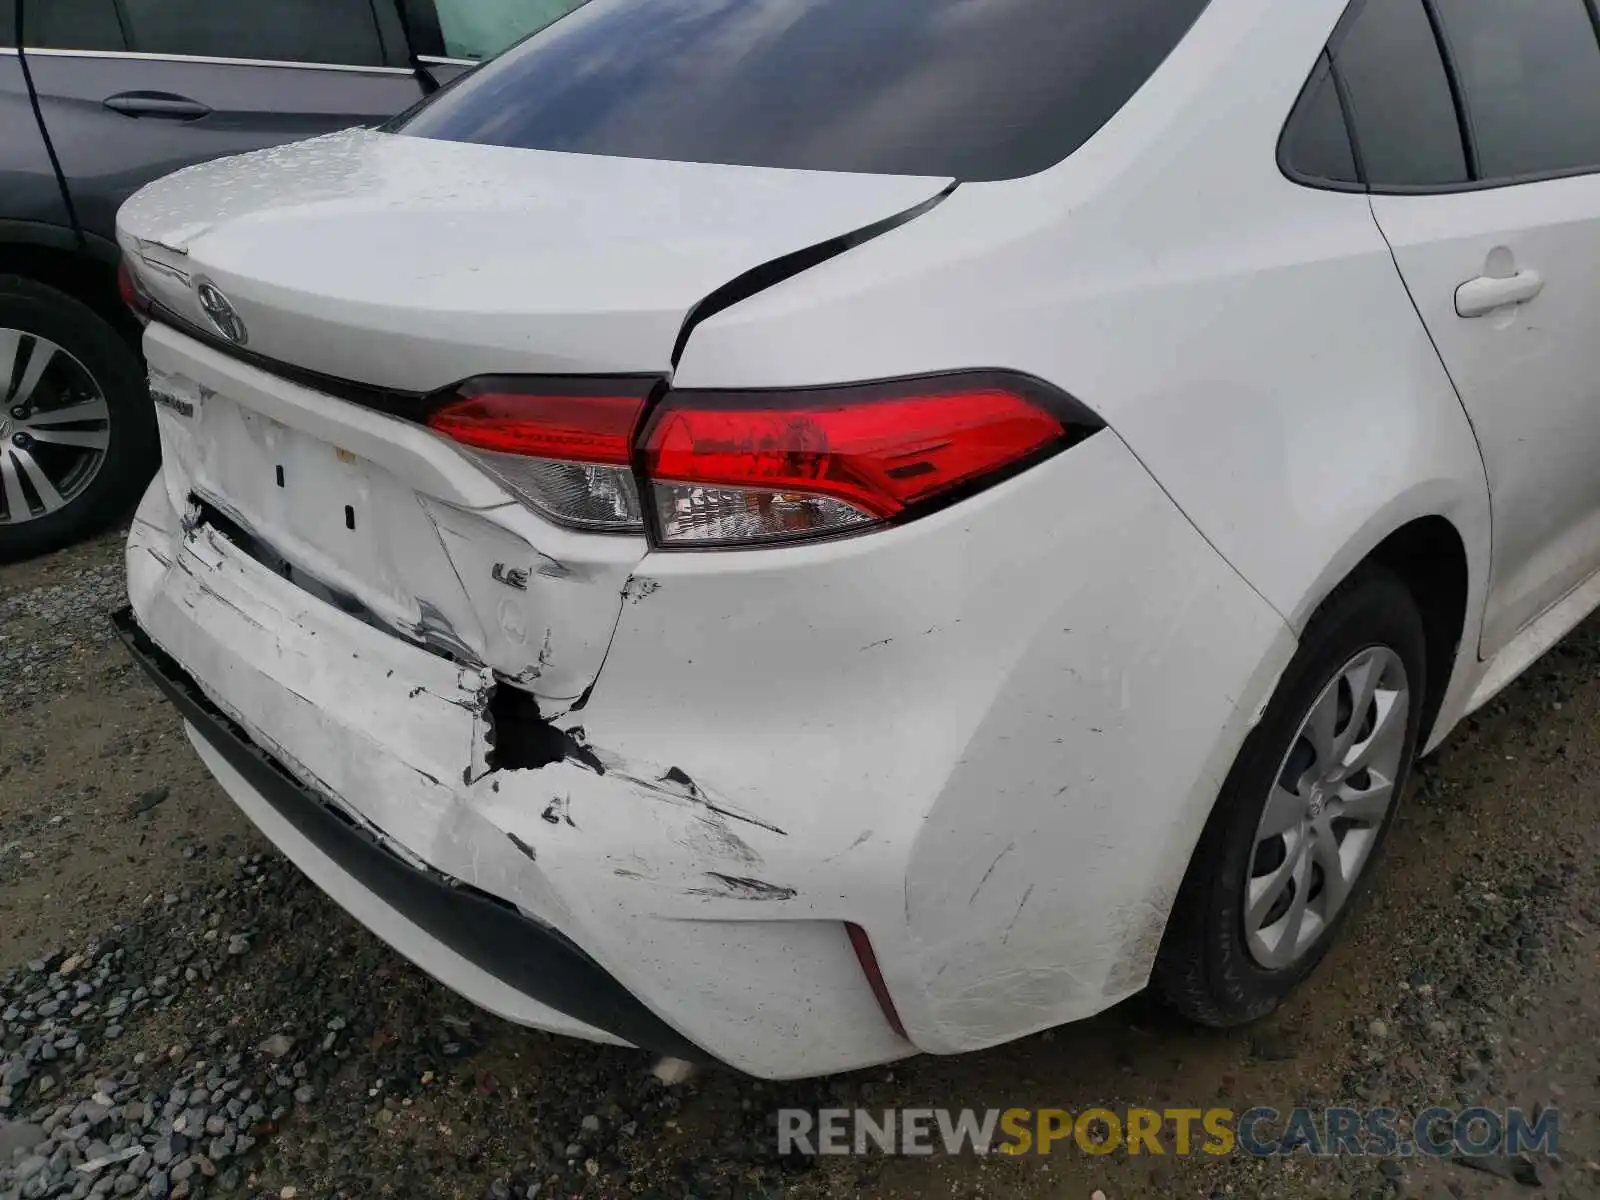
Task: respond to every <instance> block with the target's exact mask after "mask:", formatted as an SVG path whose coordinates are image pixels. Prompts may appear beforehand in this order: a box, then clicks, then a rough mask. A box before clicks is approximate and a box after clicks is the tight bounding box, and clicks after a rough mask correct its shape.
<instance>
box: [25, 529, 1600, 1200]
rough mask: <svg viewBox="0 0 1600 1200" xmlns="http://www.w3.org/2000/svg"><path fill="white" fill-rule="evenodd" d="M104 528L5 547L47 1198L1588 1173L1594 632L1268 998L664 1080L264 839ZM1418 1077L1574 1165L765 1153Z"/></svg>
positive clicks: (1583, 635)
mask: <svg viewBox="0 0 1600 1200" xmlns="http://www.w3.org/2000/svg"><path fill="white" fill-rule="evenodd" d="M120 557H121V556H120V539H119V537H118V536H116V535H112V536H107V537H105V538H102V539H99V540H97V541H95V542H92V543H90V544H88V545H85V546H81V547H78V548H76V549H74V550H71V551H67V552H64V553H62V554H60V555H56V556H53V557H51V558H48V559H43V560H38V561H35V562H32V563H27V564H22V565H19V566H11V567H6V568H0V1200H22V1198H28V1200H32V1198H34V1197H40V1196H75V1197H83V1196H105V1195H110V1196H154V1197H158V1198H159V1197H173V1198H175V1200H181V1198H182V1197H200V1196H248V1197H252V1198H255V1197H279V1198H281V1200H293V1198H294V1197H304V1198H307V1200H309V1198H311V1197H325V1196H326V1197H332V1196H339V1197H367V1196H395V1197H400V1196H419V1197H424V1196H425V1197H453V1196H461V1197H474V1198H477V1197H493V1198H499V1200H503V1198H506V1197H513V1196H515V1197H530V1196H535V1195H539V1196H546V1197H556V1196H654V1197H683V1196H694V1197H702V1198H709V1197H717V1196H736V1197H747V1198H754V1197H775V1196H780V1195H781V1196H796V1197H800V1198H802V1200H807V1198H822V1197H840V1196H845V1195H853V1194H856V1193H860V1192H867V1193H870V1194H875V1195H883V1196H890V1197H907V1198H911V1197H927V1196H935V1195H938V1196H944V1195H950V1196H1018V1197H1039V1198H1044V1197H1050V1198H1056V1197H1082V1198H1085V1200H1088V1198H1091V1197H1093V1196H1096V1195H1102V1196H1104V1197H1105V1198H1106V1200H1117V1198H1119V1197H1131V1196H1147V1195H1149V1196H1156V1195H1159V1196H1196V1197H1212V1196H1240V1197H1252V1196H1283V1197H1287V1198H1289V1200H1298V1198H1302V1197H1320V1196H1325V1197H1340V1198H1348V1197H1391V1196H1402V1195H1403V1196H1430V1197H1441V1198H1442V1197H1456V1198H1467V1197H1510V1196H1521V1195H1547V1196H1564V1197H1591V1196H1595V1197H1600V1120H1597V1112H1600V953H1597V951H1600V865H1597V864H1600V855H1597V853H1596V851H1597V850H1600V797H1597V794H1596V789H1595V786H1594V780H1595V779H1596V778H1597V777H1600V623H1591V624H1590V625H1589V626H1587V627H1585V628H1584V629H1582V630H1580V631H1579V632H1578V633H1576V634H1574V635H1573V636H1572V637H1571V638H1569V639H1568V640H1567V641H1566V642H1565V643H1564V644H1563V645H1562V646H1560V647H1558V648H1557V649H1556V650H1555V651H1553V652H1552V653H1551V654H1550V655H1549V656H1548V657H1547V658H1546V659H1545V660H1544V661H1542V662H1541V663H1540V664H1538V665H1537V666H1536V667H1535V669H1534V670H1533V671H1532V672H1531V673H1530V675H1529V677H1528V678H1527V679H1526V680H1524V681H1523V682H1522V683H1520V684H1518V685H1516V686H1515V687H1514V688H1512V689H1511V690H1510V691H1509V692H1508V693H1507V695H1506V696H1505V697H1504V698H1503V699H1502V700H1500V701H1498V702H1496V703H1495V704H1494V705H1492V706H1491V707H1490V709H1489V710H1488V711H1486V712H1485V713H1483V714H1480V715H1479V716H1478V717H1477V718H1475V719H1473V720H1472V721H1471V722H1469V723H1468V725H1467V726H1466V727H1465V728H1463V729H1462V730H1460V731H1459V732H1458V733H1457V734H1456V735H1455V736H1454V737H1452V739H1451V741H1450V742H1449V743H1448V744H1447V745H1446V747H1445V748H1444V750H1443V751H1441V752H1440V753H1439V754H1438V755H1437V756H1435V758H1434V759H1433V760H1432V761H1430V762H1429V763H1427V764H1425V765H1424V767H1423V769H1422V770H1421V771H1420V773H1419V778H1418V780H1417V782H1416V783H1415V784H1414V785H1413V787H1412V789H1411V793H1410V796H1409V798H1408V802H1407V806H1406V808H1405V809H1404V811H1403V812H1402V816H1401V819H1400V822H1399V824H1398V827H1397V829H1396V833H1395V838H1394V841H1393V842H1392V843H1391V851H1390V854H1389V858H1388V861H1387V863H1386V864H1385V872H1384V879H1383V883H1382V886H1381V888H1380V889H1379V890H1378V892H1377V894H1376V895H1375V896H1374V897H1373V899H1372V902H1371V903H1370V904H1369V905H1368V907H1367V909H1366V911H1365V912H1364V913H1363V914H1361V915H1360V918H1359V920H1358V921H1357V922H1356V923H1355V925H1354V927H1353V928H1352V930H1351V936H1350V937H1349V938H1348V939H1347V941H1346V943H1345V944H1344V945H1343V946H1341V947H1340V948H1339V949H1338V950H1337V951H1336V952H1335V954H1334V956H1333V957H1332V958H1331V959H1330V961H1329V962H1328V964H1327V965H1326V966H1325V967H1324V968H1323V969H1322V970H1321V971H1319V972H1318V974H1317V976H1316V977H1315V978H1314V980H1313V981H1312V983H1311V985H1310V986H1309V987H1307V988H1306V989H1305V991H1304V992H1303V994H1302V995H1301V996H1299V997H1298V998H1297V999H1296V1000H1295V1001H1294V1002H1293V1003H1292V1004H1291V1005H1290V1006H1289V1007H1288V1008H1286V1009H1285V1010H1284V1011H1282V1012H1280V1013H1278V1014H1276V1015H1275V1016H1274V1017H1273V1018H1271V1019H1270V1020H1269V1021H1268V1022H1267V1023H1265V1024H1263V1025H1261V1026H1258V1027H1256V1028H1253V1029H1249V1030H1242V1031H1236V1032H1231V1033H1226V1034H1222V1033H1198V1032H1195V1031H1192V1030H1188V1029H1183V1028H1178V1027H1176V1026H1174V1025H1173V1024H1172V1023H1171V1022H1169V1021H1167V1020H1165V1019H1164V1018H1163V1017H1162V1016H1161V1015H1160V1014H1159V1013H1158V1012H1156V1011H1154V1010H1153V1009H1151V1008H1150V1007H1149V1006H1148V1005H1147V1004H1146V1003H1145V1002H1144V1001H1143V1000H1142V999H1135V1000H1134V1001H1132V1002H1130V1003H1129V1004H1127V1005H1124V1006H1122V1007H1121V1008H1119V1009H1117V1010H1115V1011H1113V1012H1111V1013H1108V1014H1105V1015H1103V1016H1102V1017H1100V1018H1098V1019H1096V1020H1094V1021H1091V1022H1086V1023H1084V1024H1082V1025H1078V1026H1073V1027H1070V1028H1067V1029H1062V1030H1058V1031H1056V1032H1054V1033H1051V1034H1044V1035H1041V1036H1039V1037H1035V1038H1030V1039H1028V1040H1026V1041H1024V1042H1021V1043H1017V1044H1015V1045H1012V1046H1007V1047H1002V1048H1000V1049H998V1050H994V1051H990V1052H988V1053H985V1054H979V1055H971V1056H966V1057H963V1058H958V1059H934V1058H922V1059H916V1060H912V1061H909V1062H905V1063H900V1064H896V1065H894V1066H893V1067H891V1068H881V1069H877V1070H872V1071H866V1072H860V1073H857V1074H854V1075H850V1076H845V1077H840V1078H837V1079H830V1080H820V1081H813V1082H808V1083H803V1084H785V1085H771V1084H761V1083H757V1082H754V1081H750V1080H746V1079H740V1078H736V1077H733V1076H728V1075H723V1074H716V1073H709V1074H702V1075H700V1076H697V1077H696V1078H695V1079H694V1080H692V1081H691V1082H690V1083H688V1084H687V1085H684V1086H680V1087H675V1088H667V1087H664V1086H663V1085H662V1084H660V1083H659V1082H658V1081H657V1080H656V1079H655V1078H654V1077H653V1076H652V1075H651V1074H650V1072H649V1066H650V1062H649V1060H648V1059H647V1058H645V1057H644V1056H642V1055H641V1054H638V1053H635V1052H630V1051H622V1050H615V1049H607V1048H600V1047H593V1046H588V1045H584V1044H580V1043H574V1042H566V1041H562V1040H558V1039H553V1038H548V1037H545V1036H543V1035H540V1034H536V1033H532V1032H530V1031H526V1030H521V1029H517V1028H514V1027H511V1026H507V1025H505V1024H503V1023H501V1022H499V1021H497V1020H495V1019H493V1018H490V1017H488V1016H486V1015H484V1014H481V1013H479V1012H478V1011H476V1010H474V1009H473V1008H471V1007H470V1006H469V1005H467V1004H466V1003H465V1002H463V1001H461V1000H459V999H457V998H455V997H454V996H453V995H452V994H451V993H450V992H448V991H447V990H446V989H444V988H443V987H441V986H439V985H438V984H436V983H434V982H433V981H432V980H430V979H428V978H427V977H425V976H423V975H422V974H420V973H419V972H417V971H416V970H414V969H413V968H411V967H410V966H409V965H408V964H406V963H405V962H403V961H402V960H400V959H399V958H398V957H397V956H396V955H394V954H393V953H392V952H390V951H389V950H388V949H387V948H385V947H384V946H382V945H381V944H379V943H378V942H376V941H375V940H374V939H373V938H372V937H371V936H370V935H368V934H367V933H366V931H365V930H364V929H362V928H361V927H359V926H358V925H356V924H355V923H354V922H353V921H351V920H350V919H348V918H347V917H345V916H344V914H343V913H342V912H341V911H340V910H339V909H337V908H336V907H335V906H334V905H333V904H332V903H331V902H329V901H328V900H326V899H325V898H324V897H323V896H322V895H321V894H320V893H319V892H317V891H316V890H315V889H314V888H313V887H311V886H310V885H309V884H307V883H305V882H304V881H303V880H302V879H301V878H300V877H299V875H298V874H297V872H295V870H294V869H293V868H292V867H290V866H289V865H288V864H287V863H285V862H284V861H283V860H282V859H281V858H280V857H279V856H278V855H277V854H276V853H275V852H274V851H273V850H272V849H271V848H270V846H268V845H267V844H266V843H265V841H264V840H263V839H261V838H260V837H259V836H258V835H257V834H256V833H255V832H254V830H253V829H252V828H251V827H250V826H249V825H248V823H247V822H246V821H245V820H244V818H243V817H242V816H240V815H239V814H238V813H237V812H236V811H235V810H234V809H233V808H232V806H231V805H230V804H228V802H227V801H226V800H225V798H224V797H223V796H222V794H221V793H220V792H219V791H218V789H217V788H216V787H215V785H214V784H212V783H211V782H210V780H209V778H208V777H207V776H206V775H205V773H204V771H203V770H202V769H201V768H200V767H199V765H198V763H197V761H196V760H195V757H194V755H193V753H192V752H191V751H190V749H189V746H188V744H187V741H186V739H185V738H184V736H183V733H182V730H181V728H180V726H179V724H178V722H177V720H176V719H175V717H174V716H173V714H172V713H171V711H170V709H169V707H168V706H167V705H166V704H165V702H164V701H163V700H161V698H160V697H159V696H158V695H157V693H156V692H155V691H154V689H153V688H152V687H150V686H149V685H148V684H147V683H146V682H145V681H144V679H143V678H142V676H141V675H140V674H139V673H138V671H137V670H136V669H135V668H134V667H133V666H132V665H131V664H130V663H129V662H128V661H127V660H126V658H125V656H124V655H123V653H122V651H121V649H120V647H119V646H118V645H117V644H116V643H115V641H114V639H113V638H112V637H111V635H110V633H109V631H108V629H107V627H106V624H105V620H104V615H105V613H106V612H107V611H109V610H110V609H111V608H113V607H115V606H116V604H118V603H119V602H120V598H121V591H122V581H121V565H120ZM1334 1103H1351V1104H1355V1105H1358V1106H1371V1105H1378V1104H1386V1105H1392V1106H1394V1107H1397V1108H1399V1109H1401V1110H1403V1111H1406V1112H1415V1111H1419V1110H1420V1109H1422V1108H1426V1107H1428V1106H1430V1105H1433V1104H1443V1105H1450V1106H1464V1105H1467V1104H1472V1103H1482V1104H1486V1105H1489V1106H1492V1107H1503V1106H1506V1105H1513V1104H1516V1105H1521V1106H1523V1107H1525V1108H1528V1109H1533V1108H1535V1107H1536V1106H1542V1105H1555V1106H1558V1107H1559V1108H1560V1110H1561V1114H1562V1125H1561V1154H1560V1156H1559V1158H1558V1159H1557V1160H1554V1161H1551V1160H1548V1159H1543V1158H1541V1159H1538V1160H1532V1159H1524V1160H1515V1161H1508V1160H1487V1161H1484V1162H1480V1163H1477V1164H1475V1165H1467V1164H1461V1163H1453V1162H1450V1161H1433V1160H1428V1161H1417V1160H1408V1161H1404V1162H1401V1161H1388V1162H1382V1161H1378V1160H1374V1159H1355V1158H1351V1159H1330V1160H1322V1161H1313V1160H1311V1159H1308V1158H1305V1157H1303V1156H1302V1157H1297V1158H1293V1159H1290V1160H1288V1161H1284V1162H1270V1163H1267V1162H1257V1161H1254V1160H1249V1159H1246V1158H1243V1157H1238V1156H1235V1157H1228V1158H1224V1159H1213V1158H1208V1157H1205V1156H1198V1157H1195V1158H1183V1159H1179V1158H1175V1157H1167V1158H1161V1159H1153V1158H1148V1157H1145V1158H1141V1157H1130V1156H1125V1155H1121V1154H1118V1155H1113V1156H1107V1157H1104V1158H1099V1157H1094V1158H1091V1157H1087V1156H1083V1155H1081V1154H1078V1153H1076V1152H1073V1153H1072V1154H1069V1155H1057V1156H1054V1157H1052V1158H1050V1159H1043V1160H1041V1159H1026V1160H1010V1159H1002V1158H999V1157H998V1156H990V1157H989V1158H985V1159H980V1158H976V1157H972V1156H955V1157H948V1156H938V1157H932V1158H919V1159H886V1158H882V1157H871V1158H860V1159H808V1158H805V1157H803V1156H799V1155H794V1156H791V1157H789V1158H779V1157H778V1155H777V1153H776V1147H775V1144H774V1140H773V1137H772V1122H773V1113H774V1110H775V1109H777V1108H778V1107H780V1106H783V1105H799V1106H806V1107H812V1108H815V1107H818V1106H829V1107H836V1106H849V1105H862V1106H867V1107H872V1108H882V1107H886V1106H907V1107H927V1106H940V1105H948V1106H953V1107H958V1108H959V1107H988V1106H996V1107H1007V1106H1011V1105H1028V1106H1052V1107H1062V1108H1067V1109H1070V1110H1081V1109H1083V1108H1086V1107H1089V1106H1093V1105H1106V1106H1110V1107H1112V1108H1117V1107H1120V1106H1127V1105H1151V1106H1154V1107H1175V1106H1192V1107H1209V1106H1213V1105H1215V1106H1223V1107H1229V1108H1232V1109H1234V1110H1236V1111H1238V1110H1243V1109H1245V1108H1249V1107H1252V1106H1255V1105H1273V1106H1277V1107H1279V1108H1288V1107H1291V1106H1292V1105H1294V1104H1334Z"/></svg>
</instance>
